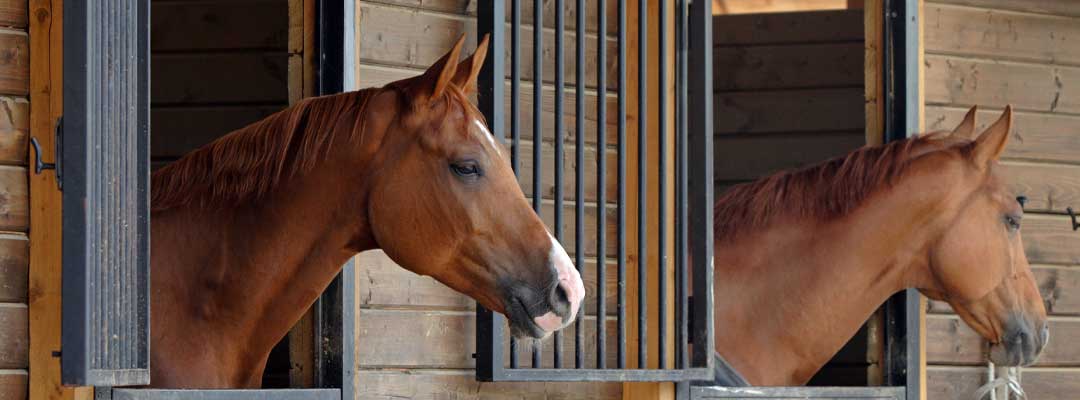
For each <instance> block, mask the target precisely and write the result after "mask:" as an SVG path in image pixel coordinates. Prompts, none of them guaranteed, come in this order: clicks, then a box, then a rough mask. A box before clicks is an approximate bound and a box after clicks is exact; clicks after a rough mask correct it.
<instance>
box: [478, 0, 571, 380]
mask: <svg viewBox="0 0 1080 400" xmlns="http://www.w3.org/2000/svg"><path fill="white" fill-rule="evenodd" d="M494 3H498V2H494ZM480 8H483V7H480ZM492 54H499V53H492ZM543 105H544V1H543V0H533V211H535V212H536V214H537V215H542V214H541V203H540V199H541V198H542V197H543V195H542V194H541V192H542V191H543V189H541V187H542V186H543V173H542V172H541V171H543V169H544V168H543V159H544V158H543V157H544V155H543V153H542V152H541V148H542V147H543V144H544V135H543V130H544V123H543V121H542V119H543V115H544V108H543ZM556 119H558V117H556ZM541 349H542V348H541V346H540V342H539V341H537V342H535V343H533V349H532V350H533V352H532V366H533V368H540V351H541Z"/></svg>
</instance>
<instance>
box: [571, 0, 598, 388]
mask: <svg viewBox="0 0 1080 400" xmlns="http://www.w3.org/2000/svg"><path fill="white" fill-rule="evenodd" d="M575 12H576V13H577V14H576V16H577V20H576V21H575V23H576V24H577V31H576V34H577V37H576V39H577V49H576V50H577V56H576V58H575V59H574V64H576V66H577V73H576V75H575V78H576V79H577V81H576V83H577V86H576V87H575V91H574V106H575V119H574V122H575V124H576V125H575V126H574V131H575V132H574V134H575V139H577V140H576V141H575V144H576V147H575V148H574V152H575V154H574V155H575V157H574V160H575V162H576V163H577V164H575V165H576V166H577V167H576V169H575V170H576V172H577V177H576V178H577V179H576V180H577V187H576V191H575V193H574V198H575V199H576V201H575V202H574V207H575V209H574V212H575V214H574V217H575V218H574V256H575V257H576V258H577V260H576V262H575V264H577V269H578V272H579V273H580V274H581V276H585V240H584V238H585V0H577V8H575ZM601 37H603V35H601ZM601 69H602V68H601ZM598 101H600V102H603V97H600V98H599V100H598ZM597 150H598V151H599V153H598V154H600V157H603V154H604V151H603V149H597ZM597 191H598V192H599V191H602V190H601V189H599V188H598V189H597ZM598 204H599V209H598V210H597V214H603V213H604V203H598ZM601 226H602V225H601ZM599 227H600V226H598V229H597V233H599V232H600V231H603V229H600V228H599ZM596 268H597V269H603V268H604V259H603V258H597V262H596ZM598 285H599V286H603V285H604V281H599V283H598ZM584 316H585V307H581V308H579V309H578V315H577V319H576V320H575V321H577V322H576V323H575V324H574V368H578V369H581V368H585V352H584V351H583V350H584V349H582V348H581V346H582V343H583V342H584V341H585V326H584V321H582V319H584ZM603 320H604V318H603V315H602V314H598V315H597V321H600V322H601V324H603Z"/></svg>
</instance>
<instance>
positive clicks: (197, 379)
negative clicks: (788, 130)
mask: <svg viewBox="0 0 1080 400" xmlns="http://www.w3.org/2000/svg"><path fill="white" fill-rule="evenodd" d="M463 43H464V36H462V37H461V38H459V39H458V41H457V43H456V44H455V45H454V47H453V48H452V49H451V50H450V51H449V52H448V53H446V54H445V55H444V56H443V57H442V58H440V59H439V60H438V61H437V62H435V63H434V64H433V65H431V66H430V67H429V68H428V69H427V70H426V71H425V72H424V73H423V74H421V75H419V76H416V77H412V78H408V79H403V80H400V81H396V82H393V83H390V84H388V85H386V86H383V87H381V88H370V89H364V90H359V91H355V92H348V93H343V94H336V95H330V96H324V97H317V98H311V99H306V100H303V101H301V102H299V103H298V104H296V105H294V106H292V107H289V108H287V109H284V110H282V111H280V112H278V113H276V114H273V115H271V116H269V117H267V118H265V119H263V120H261V121H258V122H255V123H253V124H251V125H249V126H246V127H244V128H241V129H238V130H236V131H234V132H231V133H229V134H228V135H226V136H223V137H221V138H219V139H218V140H216V141H214V142H212V143H210V144H208V145H206V146H204V147H202V148H199V149H197V150H195V151H193V152H191V153H190V154H188V155H186V156H184V157H183V158H181V159H179V160H177V161H176V162H174V163H172V164H170V165H168V166H166V167H164V168H162V169H160V170H158V171H157V172H155V173H154V174H153V176H152V180H151V234H152V235H153V238H154V240H153V241H152V248H151V254H152V257H151V293H152V295H151V307H152V309H153V313H151V321H150V324H151V347H150V348H151V353H150V366H151V384H150V386H151V387H160V388H258V387H259V386H260V385H261V379H262V372H263V369H264V368H265V365H266V360H267V357H268V356H269V354H270V351H271V348H272V347H273V346H274V345H275V344H276V343H278V342H279V341H280V340H281V339H282V338H283V337H284V336H285V335H286V334H287V333H288V331H289V329H290V328H291V327H292V326H293V325H294V324H295V323H296V322H297V321H298V320H299V319H300V318H301V316H302V315H303V314H304V312H305V311H306V310H307V309H308V308H309V307H310V306H311V305H312V304H313V303H314V301H315V300H316V298H317V297H318V296H319V295H320V293H322V291H323V290H324V289H325V288H326V287H327V286H328V285H329V283H330V282H331V280H332V279H333V278H334V276H335V275H337V273H338V272H339V270H340V269H341V267H342V265H343V264H344V263H345V262H346V261H347V260H348V259H349V258H350V257H353V256H354V255H356V254H357V253H359V252H362V251H366V250H371V249H382V250H383V251H384V252H385V253H386V254H387V255H388V256H389V257H390V258H391V259H393V260H394V262H396V263H397V264H399V265H401V266H403V267H405V268H406V269H409V270H411V271H413V272H415V273H417V274H421V275H429V276H431V277H433V278H435V279H436V280H438V281H439V282H442V283H444V284H446V285H447V286H449V287H451V288H453V289H455V290H457V291H459V292H461V293H464V294H466V295H468V296H470V297H472V298H474V299H476V301H478V302H479V303H480V304H481V305H483V306H484V307H486V308H488V309H491V310H493V311H495V312H499V313H502V314H505V315H506V316H507V319H508V321H509V325H510V328H511V331H512V333H513V334H514V335H515V336H517V337H521V338H525V337H531V338H543V337H546V336H548V335H549V334H550V333H552V332H554V331H556V330H558V329H561V328H563V327H565V326H567V325H569V324H570V323H571V322H572V321H573V320H574V319H575V318H576V316H577V315H578V311H579V309H580V306H581V301H582V299H583V298H584V295H585V290H584V285H583V283H582V281H581V276H580V275H579V272H578V270H577V268H576V267H575V266H574V264H573V262H571V260H570V258H569V257H568V256H567V254H566V251H565V250H564V249H563V246H562V245H561V244H560V243H559V242H558V241H556V240H555V239H554V238H553V237H552V235H551V234H550V232H549V231H548V229H547V228H546V227H545V225H544V223H543V222H542V221H541V220H540V218H539V217H538V216H537V215H536V214H535V213H534V212H533V210H532V208H530V207H529V204H528V202H527V200H526V198H525V195H524V193H523V192H522V190H521V188H520V187H519V186H518V183H517V179H516V178H515V176H514V173H513V171H512V170H511V166H510V163H509V159H508V156H507V154H505V153H506V151H504V150H501V149H500V145H499V144H497V143H496V142H495V141H494V140H493V138H492V135H491V133H490V132H489V131H488V128H487V124H486V122H485V120H484V118H483V116H482V114H481V113H480V112H479V110H478V109H477V108H476V107H475V106H473V105H472V104H471V103H470V101H469V98H468V95H469V94H470V93H471V92H473V91H475V90H476V78H477V75H478V74H479V73H480V69H481V67H482V65H483V62H484V57H485V55H486V52H487V38H486V37H485V38H484V39H483V40H482V41H481V42H480V43H479V44H478V46H477V50H476V51H475V53H474V54H472V55H471V56H469V57H468V58H466V59H465V60H462V61H461V62H460V63H459V62H458V58H459V53H460V51H461V48H462V45H463ZM500 56H501V55H500Z"/></svg>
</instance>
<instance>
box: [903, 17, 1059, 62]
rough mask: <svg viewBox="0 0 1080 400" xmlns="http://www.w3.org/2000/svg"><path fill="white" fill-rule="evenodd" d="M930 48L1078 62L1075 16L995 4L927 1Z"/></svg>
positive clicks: (926, 18)
mask: <svg viewBox="0 0 1080 400" xmlns="http://www.w3.org/2000/svg"><path fill="white" fill-rule="evenodd" d="M923 15H924V16H925V20H924V23H925V24H926V30H925V32H924V35H925V36H924V38H925V40H926V51H927V52H929V53H934V54H954V55H970V56H977V57H986V58H993V59H999V60H1001V59H1003V60H1023V61H1029V62H1038V63H1047V64H1071V65H1077V64H1080V22H1078V20H1077V19H1075V18H1061V17H1056V16H1049V15H1037V14H1018V13H1015V12H1001V11H998V10H993V9H978V8H970V7H954V6H948V5H939V4H930V5H927V6H926V12H925V13H924V14H923Z"/></svg>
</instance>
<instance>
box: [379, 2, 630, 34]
mask: <svg viewBox="0 0 1080 400" xmlns="http://www.w3.org/2000/svg"><path fill="white" fill-rule="evenodd" d="M366 3H373V4H385V5H391V6H398V7H408V8H411V9H413V10H420V11H438V12H444V13H451V14H457V15H461V16H467V17H475V16H476V6H477V2H475V1H469V0H374V1H366ZM565 5H566V6H565V7H564V8H563V10H564V11H563V15H565V17H566V29H567V30H575V29H577V16H576V15H577V9H576V7H575V5H574V2H572V1H568V2H566V3H565ZM605 5H606V6H607V16H608V21H610V22H609V24H608V26H607V34H608V35H615V34H616V33H618V26H617V25H616V23H615V22H614V21H615V18H616V17H617V16H618V8H617V7H618V2H615V1H609V2H607V3H606V4H605ZM587 7H588V8H586V9H585V11H586V12H585V31H586V32H588V33H596V31H597V22H598V21H597V18H599V11H600V10H599V7H596V6H595V5H594V3H593V2H587ZM510 11H511V10H510V6H509V5H507V6H506V21H507V22H509V21H510V15H511V13H510ZM534 15H535V11H534V9H533V7H532V3H528V2H525V3H523V5H522V7H521V24H522V25H527V26H532V25H533V24H534V20H533V16H534ZM544 28H547V29H555V7H554V6H553V4H552V3H550V2H545V3H544Z"/></svg>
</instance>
